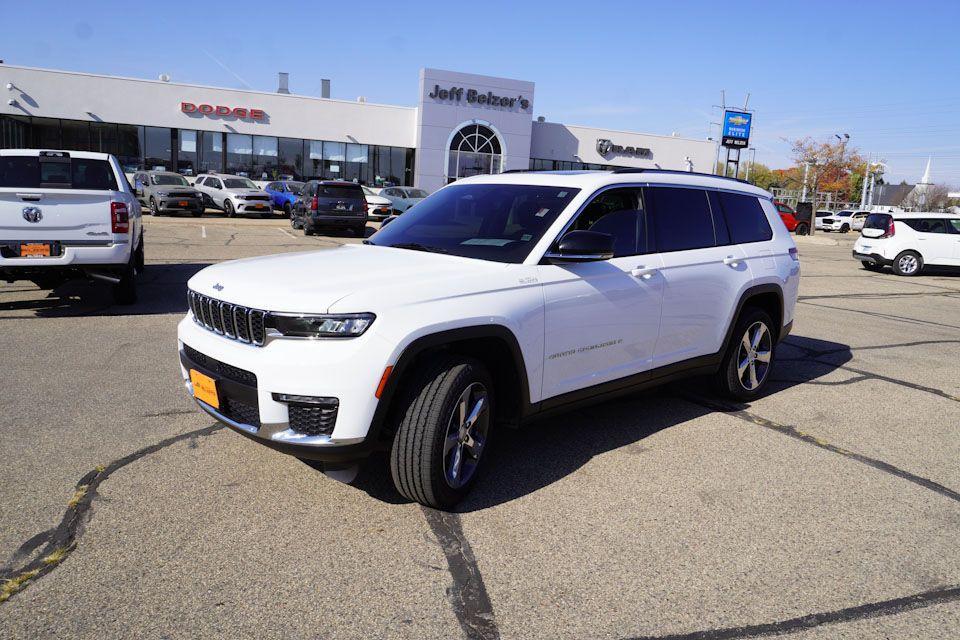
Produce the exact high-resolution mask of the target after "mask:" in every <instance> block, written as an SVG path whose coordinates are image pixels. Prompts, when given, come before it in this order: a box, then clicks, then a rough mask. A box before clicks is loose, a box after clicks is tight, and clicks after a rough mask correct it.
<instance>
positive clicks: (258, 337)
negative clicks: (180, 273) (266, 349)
mask: <svg viewBox="0 0 960 640" xmlns="http://www.w3.org/2000/svg"><path fill="white" fill-rule="evenodd" d="M187 302H188V303H189V304H190V311H191V312H193V319H194V321H196V322H197V324H200V325H203V326H204V327H206V328H207V329H209V330H210V331H213V332H215V333H219V334H220V335H222V336H226V337H227V338H232V339H234V340H239V341H240V342H246V343H247V344H254V345H257V346H258V347H259V346H263V341H264V338H265V337H266V328H265V327H264V318H265V317H266V315H267V312H266V311H261V310H259V309H250V308H249V307H242V306H240V305H237V304H230V303H229V302H222V301H220V300H215V299H213V298H211V297H209V296H205V295H203V294H200V293H197V292H196V291H192V290H189V289H188V290H187Z"/></svg>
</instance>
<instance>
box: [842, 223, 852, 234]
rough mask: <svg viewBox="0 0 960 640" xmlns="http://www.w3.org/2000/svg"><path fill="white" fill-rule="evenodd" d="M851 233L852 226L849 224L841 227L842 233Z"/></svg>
mask: <svg viewBox="0 0 960 640" xmlns="http://www.w3.org/2000/svg"><path fill="white" fill-rule="evenodd" d="M849 231H850V225H848V224H845V225H843V226H842V227H840V233H848V232H849Z"/></svg>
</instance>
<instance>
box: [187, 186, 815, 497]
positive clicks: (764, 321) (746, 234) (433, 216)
mask: <svg viewBox="0 0 960 640" xmlns="http://www.w3.org/2000/svg"><path fill="white" fill-rule="evenodd" d="M777 217H778V212H777V209H776V207H775V206H774V204H773V200H772V198H771V196H770V194H769V193H767V192H765V191H762V190H761V189H759V188H756V187H753V186H751V185H748V184H745V183H741V182H739V181H734V180H731V179H724V178H719V177H715V176H708V175H697V174H692V173H685V172H670V171H660V170H618V171H614V172H558V173H552V172H538V173H511V174H501V175H484V176H475V177H471V178H466V179H463V180H459V181H457V182H455V183H453V184H450V185H448V186H446V187H444V188H442V189H440V190H439V191H438V192H436V193H434V194H433V195H431V196H429V197H428V198H426V199H425V200H423V201H422V202H421V203H419V204H417V206H416V207H414V208H413V209H411V210H410V211H409V212H407V213H405V214H404V215H402V216H400V217H399V218H396V219H395V220H394V221H393V222H391V223H390V224H389V225H388V226H386V227H384V228H382V229H381V230H380V231H379V232H377V233H376V234H375V235H373V236H372V237H370V238H369V239H368V240H367V241H366V243H365V244H364V245H345V246H340V247H337V248H335V249H329V250H321V251H312V252H306V253H299V254H284V255H274V256H264V257H259V258H251V259H245V260H239V261H235V262H227V263H222V264H218V265H214V266H210V267H207V268H206V269H204V270H202V271H200V272H199V273H198V274H196V275H195V276H194V277H193V278H191V279H190V281H189V283H188V298H189V299H188V302H189V306H190V311H189V313H188V314H187V316H186V317H185V318H184V319H183V320H182V321H181V322H180V324H179V327H178V336H179V340H178V346H179V350H180V363H181V369H182V374H183V380H184V383H185V385H186V388H187V390H188V391H189V393H190V394H191V395H193V397H194V398H195V399H196V401H197V404H198V405H199V406H200V408H201V409H203V410H204V411H206V412H207V413H209V414H210V415H211V416H213V417H214V418H216V419H217V420H219V421H221V422H222V423H224V424H226V425H228V426H229V427H230V428H232V429H233V430H235V431H237V432H238V433H241V434H243V435H245V436H247V437H249V438H251V439H253V440H255V441H257V442H260V443H262V444H264V445H266V446H268V447H272V448H274V449H277V450H279V451H282V452H285V453H289V454H292V455H295V456H298V457H300V458H307V459H314V460H319V461H321V462H322V464H323V465H324V467H325V469H327V470H328V471H336V472H337V473H338V474H340V475H341V476H342V477H343V476H345V477H349V476H350V473H351V472H352V471H353V470H354V469H355V465H356V463H357V461H358V460H359V459H361V458H363V457H364V456H366V455H367V454H369V453H370V452H371V451H374V450H377V449H380V450H386V451H389V454H390V473H391V475H392V477H393V481H394V484H395V486H396V488H397V490H398V491H399V492H400V493H401V494H403V495H404V496H406V497H407V498H409V499H411V500H415V501H417V502H420V503H422V504H425V505H430V506H433V507H438V508H450V507H452V506H453V505H454V504H456V503H457V502H458V501H459V500H460V499H461V498H462V497H463V496H464V494H465V493H466V491H467V490H468V489H469V488H470V486H471V485H472V484H473V483H474V481H475V480H476V478H477V475H478V470H479V469H480V465H481V462H482V461H483V459H484V457H483V453H484V449H485V448H486V443H487V440H488V438H489V437H490V435H491V433H492V431H493V430H494V429H495V428H500V427H502V426H504V425H512V426H519V425H522V424H523V423H525V422H528V421H530V420H532V419H534V418H536V417H538V416H543V415H545V414H546V413H548V412H554V411H562V410H566V409H569V408H572V407H574V406H578V405H580V404H582V403H586V402H591V401H598V400H603V399H607V398H611V397H613V396H616V395H619V394H623V393H629V392H631V391H635V390H638V389H642V388H646V387H650V386H653V385H656V384H660V383H663V382H666V381H668V380H674V379H676V378H678V377H681V376H687V375H702V374H711V375H713V376H714V377H715V379H716V381H717V383H718V384H719V386H720V388H721V389H722V390H724V391H725V392H726V393H727V394H728V395H730V396H732V397H734V398H737V399H740V400H749V399H752V398H755V397H757V396H758V395H759V394H760V393H762V391H763V390H764V388H765V386H766V384H767V383H768V381H769V380H770V372H771V370H772V367H773V363H774V346H775V345H776V344H777V342H778V341H779V340H781V339H783V337H784V336H786V335H787V334H788V333H789V331H790V329H791V326H792V323H793V314H794V306H795V303H796V299H797V286H798V281H799V277H800V264H799V261H798V257H797V252H796V247H795V246H794V243H793V240H792V239H791V237H790V235H789V234H788V232H787V230H786V229H785V227H784V226H783V225H782V224H781V223H780V221H779V220H778V219H777ZM384 273H388V274H390V277H389V278H384V277H383V274H384ZM583 437H589V434H584V436H583Z"/></svg>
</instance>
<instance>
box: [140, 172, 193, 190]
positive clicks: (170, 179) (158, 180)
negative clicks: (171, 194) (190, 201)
mask: <svg viewBox="0 0 960 640" xmlns="http://www.w3.org/2000/svg"><path fill="white" fill-rule="evenodd" d="M150 180H151V181H152V182H153V184H175V185H177V186H178V187H189V186H190V183H189V182H187V181H186V179H185V178H184V177H183V176H172V175H168V174H165V173H161V174H159V175H155V176H150Z"/></svg>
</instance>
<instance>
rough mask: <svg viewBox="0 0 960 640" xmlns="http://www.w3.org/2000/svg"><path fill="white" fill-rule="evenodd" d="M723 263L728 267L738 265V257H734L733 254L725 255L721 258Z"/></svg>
mask: <svg viewBox="0 0 960 640" xmlns="http://www.w3.org/2000/svg"><path fill="white" fill-rule="evenodd" d="M723 264H725V265H727V266H728V267H739V266H740V259H739V258H734V257H733V256H727V257H726V258H724V259H723Z"/></svg>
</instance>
